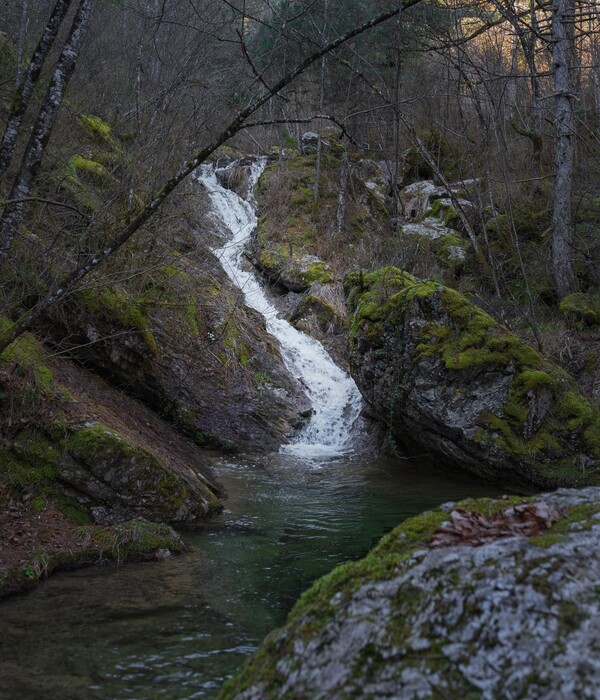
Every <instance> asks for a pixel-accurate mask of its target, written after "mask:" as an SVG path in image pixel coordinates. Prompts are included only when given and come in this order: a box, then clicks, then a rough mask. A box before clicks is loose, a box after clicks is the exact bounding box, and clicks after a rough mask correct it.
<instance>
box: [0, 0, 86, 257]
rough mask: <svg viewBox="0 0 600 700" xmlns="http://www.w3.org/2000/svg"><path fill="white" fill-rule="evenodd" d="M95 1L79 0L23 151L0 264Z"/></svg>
mask: <svg viewBox="0 0 600 700" xmlns="http://www.w3.org/2000/svg"><path fill="white" fill-rule="evenodd" d="M95 4H96V0H80V2H79V7H78V8H77V12H76V14H75V18H74V19H73V24H72V26H71V31H70V33H69V36H68V38H67V41H66V43H65V46H64V48H63V50H62V53H61V55H60V56H59V59H58V62H57V64H56V67H55V69H54V74H53V76H52V80H51V82H50V86H49V88H48V92H47V93H46V96H45V98H44V101H43V102H42V106H41V107H40V110H39V112H38V116H37V119H36V122H35V124H34V127H33V131H32V132H31V136H30V137H29V141H28V143H27V147H26V148H25V153H24V154H23V160H22V162H21V167H20V169H19V172H18V173H17V175H16V177H15V180H14V182H13V185H12V189H11V191H10V194H9V196H8V199H9V201H11V202H13V203H12V204H9V205H7V206H6V207H5V209H4V213H3V215H2V218H1V219H0V265H2V263H3V262H4V260H5V259H6V256H7V255H8V253H9V251H10V249H11V247H12V244H13V241H14V238H15V236H16V234H17V231H18V229H19V225H20V223H21V220H22V218H23V211H24V207H25V203H24V202H23V201H21V200H24V199H26V198H28V197H29V196H30V194H31V187H32V185H33V182H34V180H35V177H36V175H37V171H38V170H39V167H40V164H41V162H42V156H43V155H44V151H45V150H46V145H47V143H48V139H49V138H50V134H51V133H52V128H53V127H54V123H55V122H56V117H57V114H58V109H59V107H60V105H61V103H62V100H63V97H64V94H65V90H66V89H67V85H68V84H69V80H70V78H71V75H72V74H73V71H74V69H75V65H76V63H77V58H78V56H79V51H80V49H81V46H82V45H83V40H84V38H85V34H86V32H87V29H88V26H89V22H90V19H91V15H92V10H93V8H94V5H95Z"/></svg>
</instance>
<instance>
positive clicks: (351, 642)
mask: <svg viewBox="0 0 600 700" xmlns="http://www.w3.org/2000/svg"><path fill="white" fill-rule="evenodd" d="M519 509H520V510H521V512H527V510H528V509H536V510H537V511H538V512H541V513H552V519H551V520H549V522H552V521H554V524H552V525H551V527H550V528H549V529H546V528H545V527H544V526H543V525H541V526H540V527H539V528H537V529H534V531H533V534H530V535H528V536H523V535H521V536H515V535H513V536H506V535H507V534H510V532H508V533H506V534H505V535H504V537H502V536H501V535H500V536H499V537H498V538H497V539H495V540H494V539H489V540H488V541H487V542H483V543H482V544H480V545H479V546H474V547H470V546H465V545H464V544H463V546H445V547H444V546H441V547H439V546H438V547H436V548H432V547H431V539H432V536H433V535H434V533H436V531H437V530H438V528H439V527H440V526H441V525H443V524H445V525H446V526H447V525H448V524H449V521H450V520H451V513H452V512H453V511H454V513H456V514H457V515H458V514H462V517H463V518H464V519H465V520H467V521H468V522H469V516H470V514H473V520H472V521H476V520H477V519H480V520H481V521H485V519H489V518H491V517H493V515H494V514H500V513H501V514H507V515H508V517H510V515H509V514H510V513H511V512H512V513H513V514H514V513H515V512H516V511H517V510H519ZM599 513H600V489H598V488H588V489H584V490H564V491H559V492H558V493H553V494H542V495H540V496H535V497H531V498H527V499H522V498H519V497H511V498H506V497H505V498H502V499H498V500H492V499H477V500H468V501H463V502H461V503H457V504H447V505H446V506H445V507H442V508H440V509H437V510H434V511H431V512H429V513H425V514H423V515H421V516H418V517H416V518H411V519H409V520H406V521H405V522H404V523H402V524H401V525H399V526H398V527H397V528H396V529H395V530H393V531H392V532H391V533H390V534H389V535H387V536H385V537H384V538H383V539H382V540H381V541H380V543H379V544H378V545H377V546H376V547H375V548H374V549H373V550H372V551H371V552H370V553H369V554H368V555H367V557H366V558H364V559H362V560H360V561H358V562H351V563H349V564H345V565H343V566H341V567H338V568H337V569H335V570H334V571H333V572H331V573H330V574H328V575H327V576H325V577H323V578H321V579H320V580H318V581H317V582H316V583H315V584H314V585H313V586H312V587H311V588H310V589H309V590H308V591H306V592H305V593H304V594H303V595H302V596H301V598H300V600H299V601H298V602H297V603H296V605H295V607H294V608H293V610H292V612H291V613H290V615H289V617H288V620H287V622H286V624H285V626H284V627H283V628H281V629H279V630H276V631H274V632H272V633H271V634H270V635H269V636H268V637H267V638H266V640H265V641H264V642H263V644H262V645H261V647H260V649H259V650H258V652H257V653H256V654H255V655H254V656H253V657H252V658H251V659H250V661H249V662H248V663H247V664H246V665H245V667H244V668H243V669H242V670H241V671H240V672H239V673H238V674H237V676H235V677H234V678H233V679H232V680H230V681H228V682H227V683H226V684H225V686H224V688H223V690H222V691H221V695H220V696H219V697H220V700H276V699H279V698H294V699H295V700H311V699H312V698H325V697H328V698H329V697H331V698H353V699H355V700H367V699H368V698H387V697H390V698H391V697H394V698H399V697H401V698H403V699H405V700H417V699H418V698H429V697H448V698H450V697H451V698H459V697H460V698H473V699H475V698H481V697H490V698H496V697H498V698H500V697H507V696H510V697H522V698H531V699H532V700H533V698H540V697H546V695H547V693H548V689H549V688H552V689H556V691H557V692H558V693H559V695H563V694H564V695H565V696H567V695H570V694H571V693H572V694H573V697H593V696H594V693H595V691H596V687H597V685H598V683H600V673H599V671H598V669H597V668H596V667H595V666H594V665H590V664H589V663H587V661H586V660H588V659H589V649H590V647H593V645H594V644H595V642H596V640H597V639H598V633H599V625H598V622H597V594H598V593H597V581H598V576H599V575H600V564H599V562H600V545H599V542H600V538H599V535H600V524H599V521H598V515H599ZM459 517H461V516H460V515H459ZM472 521H471V522H472ZM574 571H576V572H577V574H576V575H575V576H574V575H573V572H574ZM490 658H493V659H494V663H493V664H490V663H489V659H490ZM432 689H435V692H434V693H433V694H432ZM484 689H485V692H484ZM563 691H564V693H563Z"/></svg>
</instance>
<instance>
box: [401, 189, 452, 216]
mask: <svg viewBox="0 0 600 700" xmlns="http://www.w3.org/2000/svg"><path fill="white" fill-rule="evenodd" d="M441 196H442V193H441V192H440V188H439V187H436V186H435V185H434V183H433V182H432V181H431V180H422V181H421V182H415V183H413V184H412V185H408V187H404V188H403V189H402V190H400V203H401V204H402V210H403V212H404V216H405V217H406V219H407V220H408V221H418V220H419V219H421V218H422V216H423V215H424V214H425V212H426V211H427V210H428V209H429V208H430V206H431V201H432V200H433V199H435V198H436V197H441Z"/></svg>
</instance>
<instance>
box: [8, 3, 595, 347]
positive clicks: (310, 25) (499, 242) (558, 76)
mask: <svg viewBox="0 0 600 700" xmlns="http://www.w3.org/2000/svg"><path fill="white" fill-rule="evenodd" d="M61 4H62V5H64V6H65V8H64V11H63V16H64V17H63V19H62V22H61V23H59V25H58V30H57V36H56V37H55V40H54V41H53V43H52V45H51V46H50V47H49V50H48V52H47V54H46V55H45V57H44V58H45V60H44V61H43V64H42V65H41V67H40V71H39V75H38V72H35V74H34V75H33V76H32V75H31V71H30V72H28V67H30V64H29V60H30V58H31V56H32V55H34V51H35V48H36V44H37V42H38V40H39V39H40V36H42V33H43V32H44V29H47V27H48V23H49V17H50V16H51V12H52V11H53V10H54V11H56V9H57V7H58V6H59V5H61ZM2 5H3V6H2V16H3V18H4V19H3V27H2V30H3V33H2V35H1V37H0V38H1V41H2V45H1V52H2V53H1V60H2V63H1V69H2V77H1V92H0V105H1V108H2V110H3V112H4V116H5V120H6V119H8V115H9V114H10V113H11V110H12V112H13V113H14V112H15V109H17V108H18V109H17V111H18V110H21V109H22V111H23V118H22V120H21V121H20V128H19V131H18V139H17V141H16V145H15V146H14V148H13V151H12V152H11V155H12V158H11V159H10V166H9V164H8V162H7V161H6V158H5V159H4V163H5V165H4V166H3V172H2V176H3V189H4V196H5V198H6V202H10V203H9V204H6V203H5V209H4V213H3V218H2V236H1V238H2V241H3V246H2V248H3V253H2V256H3V258H4V257H6V260H3V268H4V270H3V278H4V280H5V285H4V290H5V291H4V294H5V296H4V297H3V300H2V304H3V309H4V313H5V314H7V315H8V316H9V317H11V318H13V319H15V318H17V317H18V316H19V315H20V314H21V313H22V312H23V311H25V310H27V309H29V308H31V306H32V305H33V304H34V303H35V302H39V300H40V299H43V298H44V295H45V294H47V293H48V292H49V291H50V290H54V291H56V289H57V288H60V287H65V284H63V282H60V283H59V282H57V281H58V280H61V279H62V278H64V276H65V274H67V273H68V271H69V270H72V269H77V268H78V267H82V266H85V264H86V262H87V258H89V257H91V258H92V259H93V258H94V256H95V255H96V253H97V251H99V250H102V248H103V246H106V245H107V244H108V242H109V241H113V240H114V239H115V237H118V235H119V234H120V233H121V232H122V231H123V230H124V229H126V228H127V227H128V226H129V225H130V224H131V221H132V220H135V219H136V217H139V215H140V212H144V211H145V210H147V209H148V206H149V204H151V203H152V201H153V198H154V196H155V195H156V193H158V192H161V188H163V187H164V185H165V182H168V180H169V177H170V176H171V175H175V174H176V173H180V171H181V167H182V165H181V164H182V163H189V161H190V159H191V158H192V157H193V156H194V155H197V154H198V153H199V152H202V153H201V155H202V158H205V157H207V156H208V155H209V154H207V153H206V152H205V150H206V147H207V146H208V147H209V148H208V150H211V149H212V151H214V150H215V148H216V147H217V146H220V143H218V142H219V141H220V142H222V143H223V144H224V143H227V144H228V146H227V147H228V148H229V147H233V148H235V149H236V150H237V152H240V153H248V152H257V153H259V152H260V153H265V152H269V151H270V150H271V149H272V148H273V147H278V148H279V149H285V148H286V147H290V146H293V145H294V144H295V143H297V142H298V140H299V138H300V136H301V134H302V133H303V132H304V131H306V130H311V131H316V132H317V133H319V134H322V135H326V134H329V135H330V136H335V137H337V138H339V140H340V144H341V145H342V147H343V149H344V151H345V152H346V153H351V154H352V159H353V160H356V157H357V156H358V155H359V156H360V157H361V158H369V159H372V160H374V161H377V162H384V163H385V168H386V170H387V173H388V180H389V185H390V190H389V193H388V194H389V195H390V196H389V201H388V202H387V203H386V207H387V211H388V214H389V216H388V218H387V220H385V219H384V218H382V219H380V220H379V221H376V222H375V221H374V222H372V226H371V230H370V231H368V235H367V236H365V237H364V239H363V240H361V241H360V242H359V245H358V247H359V251H358V253H357V255H356V256H355V259H356V262H357V264H359V265H367V266H369V267H372V266H376V265H381V264H397V265H399V266H400V267H403V268H410V269H412V270H413V271H415V272H417V273H419V274H424V275H429V274H431V275H432V276H433V275H434V274H435V267H436V266H435V261H434V262H433V269H431V270H426V269H424V267H428V266H430V265H429V263H428V264H427V265H425V266H424V265H423V260H422V255H421V254H420V253H421V252H422V251H415V250H413V249H412V248H411V246H407V245H398V237H397V236H395V235H394V217H396V216H397V215H398V213H399V209H400V205H399V203H398V198H397V194H396V193H397V191H398V188H399V186H400V185H405V184H407V183H408V182H410V181H411V180H415V179H418V178H421V179H423V178H432V179H434V180H436V181H437V183H438V184H442V185H443V184H444V183H446V184H448V183H450V182H452V181H456V180H462V179H473V178H478V187H477V197H478V198H479V199H480V203H481V206H480V211H481V212H483V215H482V216H480V219H481V220H479V221H473V222H472V224H471V225H468V224H467V223H466V222H463V223H464V225H465V226H466V227H467V229H470V230H467V232H466V233H467V234H468V236H469V238H470V240H471V242H472V244H473V247H474V252H475V255H474V256H472V260H471V262H470V265H469V269H468V270H466V271H464V272H463V273H462V276H463V278H464V277H465V276H466V277H467V278H468V282H464V281H463V282H462V283H461V284H463V286H465V287H469V288H472V289H471V291H473V292H474V293H475V294H476V295H479V296H480V297H481V299H482V300H483V299H485V303H486V304H488V305H491V306H493V307H494V308H495V309H496V314H497V315H499V316H500V317H501V318H502V319H503V320H504V321H505V322H508V321H509V319H511V318H512V319H513V320H514V323H517V324H519V323H520V324H522V325H525V326H526V327H527V328H529V329H530V330H531V331H532V332H533V333H534V335H535V336H536V341H537V342H538V344H541V345H543V344H544V343H546V344H547V343H553V342H556V338H557V335H556V328H554V327H553V328H551V330H550V332H549V333H548V334H545V332H544V331H545V326H546V325H547V324H548V323H552V322H553V319H555V318H556V313H555V312H556V309H557V306H558V304H559V302H560V300H561V299H563V298H564V297H567V296H569V295H571V294H573V293H586V292H594V290H596V289H597V285H598V283H599V278H598V274H599V273H598V270H599V266H598V255H599V250H598V249H599V247H600V243H599V242H598V236H597V235H596V233H597V229H596V226H597V220H598V212H599V210H600V209H599V201H600V197H599V192H598V190H597V187H598V185H597V183H598V176H597V168H598V152H599V151H598V146H599V141H598V109H599V107H600V68H599V66H598V64H599V61H600V48H599V46H598V44H599V38H598V28H599V27H598V22H599V19H598V9H597V8H596V7H595V5H594V3H590V2H574V1H573V0H555V1H554V2H552V3H538V2H533V1H532V2H530V3H529V2H514V1H502V0H493V1H492V2H457V3H454V2H448V3H445V2H424V1H423V2H413V1H411V2H408V3H405V5H406V8H405V9H402V8H401V7H399V6H398V4H397V3H393V2H375V3H373V2H369V3H364V2H360V1H358V0H356V1H353V2H352V3H350V4H349V3H348V2H344V3H339V2H336V1H335V0H320V1H316V2H308V1H307V2H276V3H268V2H233V3H231V2H221V1H213V0H210V1H207V2H193V3H186V4H184V5H182V4H181V3H174V2H164V1H162V0H161V1H159V0H157V1H156V2H108V1H105V2H102V1H100V2H87V3H82V2H79V3H76V2H71V3H69V2H65V3H52V2H39V3H30V2H27V0H23V1H22V2H4V3H3V4H2ZM75 11H77V12H80V13H81V12H82V11H83V12H84V14H85V13H86V12H89V13H92V16H91V17H90V18H89V20H88V23H89V27H88V26H85V27H83V28H84V29H86V30H87V36H84V37H82V38H81V46H80V48H78V49H77V53H78V55H76V56H75V57H74V60H73V65H72V66H70V67H69V69H68V70H69V71H70V70H71V69H72V70H73V72H72V74H71V73H70V72H69V74H68V76H67V80H66V81H65V85H64V86H63V87H64V91H63V93H62V94H61V95H60V98H59V100H60V104H57V105H56V110H55V112H56V113H55V114H54V115H53V117H52V118H53V119H55V120H56V123H55V124H53V125H52V127H51V128H50V129H49V133H48V134H47V135H46V137H45V140H46V141H47V143H46V142H45V143H44V145H43V147H42V149H41V151H40V153H39V154H38V156H39V157H38V156H36V158H37V160H36V159H35V158H34V159H33V160H32V161H31V162H29V164H28V161H27V146H26V144H27V137H28V133H29V132H30V131H31V130H32V129H34V124H35V120H36V119H37V117H38V116H39V115H42V117H43V110H44V106H45V105H46V106H47V104H48V99H49V97H50V92H46V93H45V91H46V89H47V85H48V83H49V82H50V81H51V78H52V74H53V71H54V69H55V68H59V69H60V68H61V63H60V61H61V57H60V56H59V52H60V50H61V47H62V46H63V43H64V42H67V44H68V42H69V37H71V38H72V36H73V29H70V25H71V23H72V22H73V25H72V26H73V28H74V27H75V25H76V24H77V21H78V19H77V17H78V15H74V13H75ZM74 16H75V19H73V17H74ZM388 16H389V19H387V21H380V22H378V18H381V17H388ZM80 19H81V18H80ZM368 22H372V23H374V24H375V26H374V27H373V28H371V29H369V30H367V31H364V32H357V33H356V35H355V36H350V38H349V39H348V40H347V41H343V42H339V43H338V45H336V39H338V37H343V36H344V35H345V34H350V35H351V34H352V31H353V29H354V28H355V27H360V26H361V25H363V24H365V23H368ZM377 22H378V23H377ZM69 32H71V33H70V34H69ZM332 42H333V44H332ZM328 44H332V48H331V50H321V48H322V47H326V46H327V45H328ZM320 53H322V54H323V55H319V54H320ZM296 74H297V75H296ZM65 75H66V74H65ZM28 77H29V78H31V77H33V80H34V84H33V87H32V89H31V90H30V92H31V95H30V96H29V95H27V96H28V98H29V99H28V102H29V104H23V103H21V102H20V97H19V96H20V95H21V94H22V91H23V85H26V84H27V79H28ZM67 83H68V84H67ZM275 90H276V92H277V94H274V91H275ZM25 108H26V109H25ZM38 110H40V111H39V112H38ZM245 111H246V112H249V113H248V114H245V115H244V114H242V118H241V119H238V120H237V121H236V118H237V117H239V115H240V114H241V113H243V112H245ZM324 116H326V117H327V118H326V119H324V118H323V117H324ZM250 123H252V124H255V125H256V124H258V126H250ZM224 124H225V125H230V126H231V125H232V128H231V129H230V132H231V133H226V132H227V128H226V129H224V128H223V125H224ZM234 132H235V133H234ZM34 134H35V131H34ZM215 144H216V145H215ZM30 145H31V144H30ZM203 149H204V151H203ZM320 151H321V148H320V141H319V148H318V157H317V163H316V171H317V176H316V177H317V181H316V185H315V187H314V192H315V204H316V206H318V197H319V182H318V179H319V168H320ZM22 157H23V161H22V163H21V158H22ZM30 160H31V159H30ZM34 161H35V163H34ZM346 167H347V160H346V159H342V166H341V168H342V169H343V168H346ZM38 168H39V169H38ZM27 169H30V170H32V177H31V178H30V177H28V176H27V177H26V178H25V179H26V180H28V185H27V187H26V188H25V190H26V191H25V190H24V191H20V190H19V177H20V176H22V175H23V171H24V170H27ZM184 169H185V166H184ZM341 177H342V178H343V177H344V175H343V173H342V175H341ZM21 179H22V177H21ZM176 179H177V181H178V180H179V178H177V177H176ZM21 184H22V183H21ZM167 194H169V193H167ZM344 196H351V195H350V194H348V193H344ZM165 199H166V197H165ZM155 209H156V212H158V214H157V215H156V216H155V213H156V212H155V210H154V209H152V210H151V211H146V212H145V214H144V215H143V216H142V217H141V221H140V223H141V224H143V227H145V228H143V234H142V236H137V239H138V240H137V242H135V243H131V244H128V245H129V249H127V250H125V251H117V252H114V253H113V252H112V251H111V257H113V256H114V257H113V259H112V260H111V262H110V264H109V265H108V266H107V267H105V270H104V271H103V272H102V273H101V274H103V275H105V276H106V275H109V277H107V278H106V279H107V282H108V281H110V275H111V274H113V275H115V274H116V275H117V276H121V277H122V276H127V275H131V274H133V273H134V274H136V275H138V274H141V272H142V268H143V267H144V260H143V256H139V255H136V256H135V264H134V265H132V263H131V259H130V258H131V247H132V246H134V247H135V246H136V247H137V248H136V250H140V249H145V247H147V245H148V243H144V242H142V241H141V238H142V237H146V238H147V239H148V240H150V239H152V237H153V236H156V235H158V232H159V231H160V228H161V226H162V225H163V224H162V223H161V218H163V217H168V216H169V211H168V207H167V208H163V207H162V200H161V202H160V206H157V207H155ZM148 214H149V215H150V216H148ZM497 215H500V216H497ZM461 218H462V217H461ZM147 220H148V223H147ZM490 220H491V223H490ZM375 227H378V229H377V230H375ZM329 228H330V230H328V227H327V225H325V228H324V230H323V231H322V235H323V237H335V236H341V237H342V238H343V236H344V231H343V228H344V225H343V223H340V222H337V223H332V224H331V226H330V227H329ZM136 231H137V228H136ZM346 233H347V232H346ZM128 260H129V261H128ZM155 264H156V261H153V262H152V264H151V265H155ZM123 266H125V268H126V269H125V270H123V269H121V268H123ZM108 268H111V270H109V269H108ZM134 269H135V271H134ZM63 281H64V280H63ZM75 284H83V282H80V281H79V280H74V285H75ZM95 284H97V283H95ZM589 303H591V302H589V300H587V301H586V300H585V299H582V298H581V297H577V298H575V299H572V300H571V306H573V305H579V306H581V305H582V304H583V305H587V306H589ZM587 306H586V308H587ZM586 313H588V315H589V314H590V313H593V312H592V311H591V310H590V309H588V311H587V312H586ZM27 323H30V321H27ZM545 336H547V337H545ZM559 337H560V334H559ZM562 341H564V342H567V341H566V340H565V339H564V338H562V339H561V341H559V342H562ZM554 349H555V350H560V348H554Z"/></svg>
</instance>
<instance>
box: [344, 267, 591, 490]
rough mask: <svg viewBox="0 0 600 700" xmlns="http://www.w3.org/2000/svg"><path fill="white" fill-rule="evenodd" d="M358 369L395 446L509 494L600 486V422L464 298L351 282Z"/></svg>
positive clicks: (393, 271)
mask: <svg viewBox="0 0 600 700" xmlns="http://www.w3.org/2000/svg"><path fill="white" fill-rule="evenodd" d="M346 293H347V297H348V304H349V307H350V311H351V313H352V320H351V331H350V364H351V369H352V374H353V376H354V378H355V380H356V382H357V384H358V386H359V388H360V390H361V392H362V394H363V396H364V398H365V399H366V401H367V402H368V404H369V406H370V409H371V412H372V413H373V414H374V415H375V417H377V418H378V419H379V420H381V421H382V422H383V423H385V424H386V425H387V426H388V428H389V436H390V441H391V443H397V444H400V445H403V446H404V447H406V448H408V449H409V450H410V449H414V450H415V451H417V452H418V453H420V454H425V455H427V454H429V456H430V458H431V460H432V461H434V462H438V463H440V464H443V465H447V466H452V467H458V468H463V469H468V470H470V471H472V472H474V473H476V474H478V475H480V476H483V477H488V478H492V479H494V480H496V481H499V482H500V483H503V484H505V485H507V486H512V487H515V486H517V485H524V484H529V485H530V484H535V485H541V486H557V485H575V484H584V483H598V482H599V481H600V475H599V467H600V413H599V412H598V410H597V409H596V408H595V407H594V406H593V405H592V404H591V403H590V401H589V400H588V399H587V398H586V397H585V396H584V395H583V394H582V393H581V391H580V390H579V388H578V386H577V384H576V383H575V381H574V380H573V379H572V377H570V376H569V375H568V374H567V373H566V372H564V371H563V370H562V369H560V368H559V367H557V366H556V365H554V364H553V363H552V362H550V361H549V360H548V359H547V358H545V357H543V356H542V355H540V354H539V353H538V352H536V351H535V350H534V349H533V348H531V347H530V346H529V345H527V344H526V343H524V342H522V341H521V340H520V339H519V338H517V336H516V335H514V334H513V333H510V332H509V331H508V330H506V329H505V328H503V327H502V326H500V325H499V324H498V323H496V322H495V321H494V319H492V318H491V317H490V316H489V315H488V314H486V313H485V312H483V311H482V310H481V309H479V308H477V307H476V306H474V305H473V304H471V303H470V302H469V301H468V300H467V299H466V298H465V297H464V296H463V295H462V294H460V293H459V292H457V291H455V290H453V289H450V288H448V287H444V286H442V285H440V284H439V283H438V282H436V281H433V280H426V281H419V280H418V279H416V278H415V277H413V276H412V275H409V274H408V273H405V272H403V271H401V270H399V269H397V268H384V269H382V270H379V271H377V272H373V273H370V274H362V273H352V274H351V275H349V276H348V278H347V280H346Z"/></svg>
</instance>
